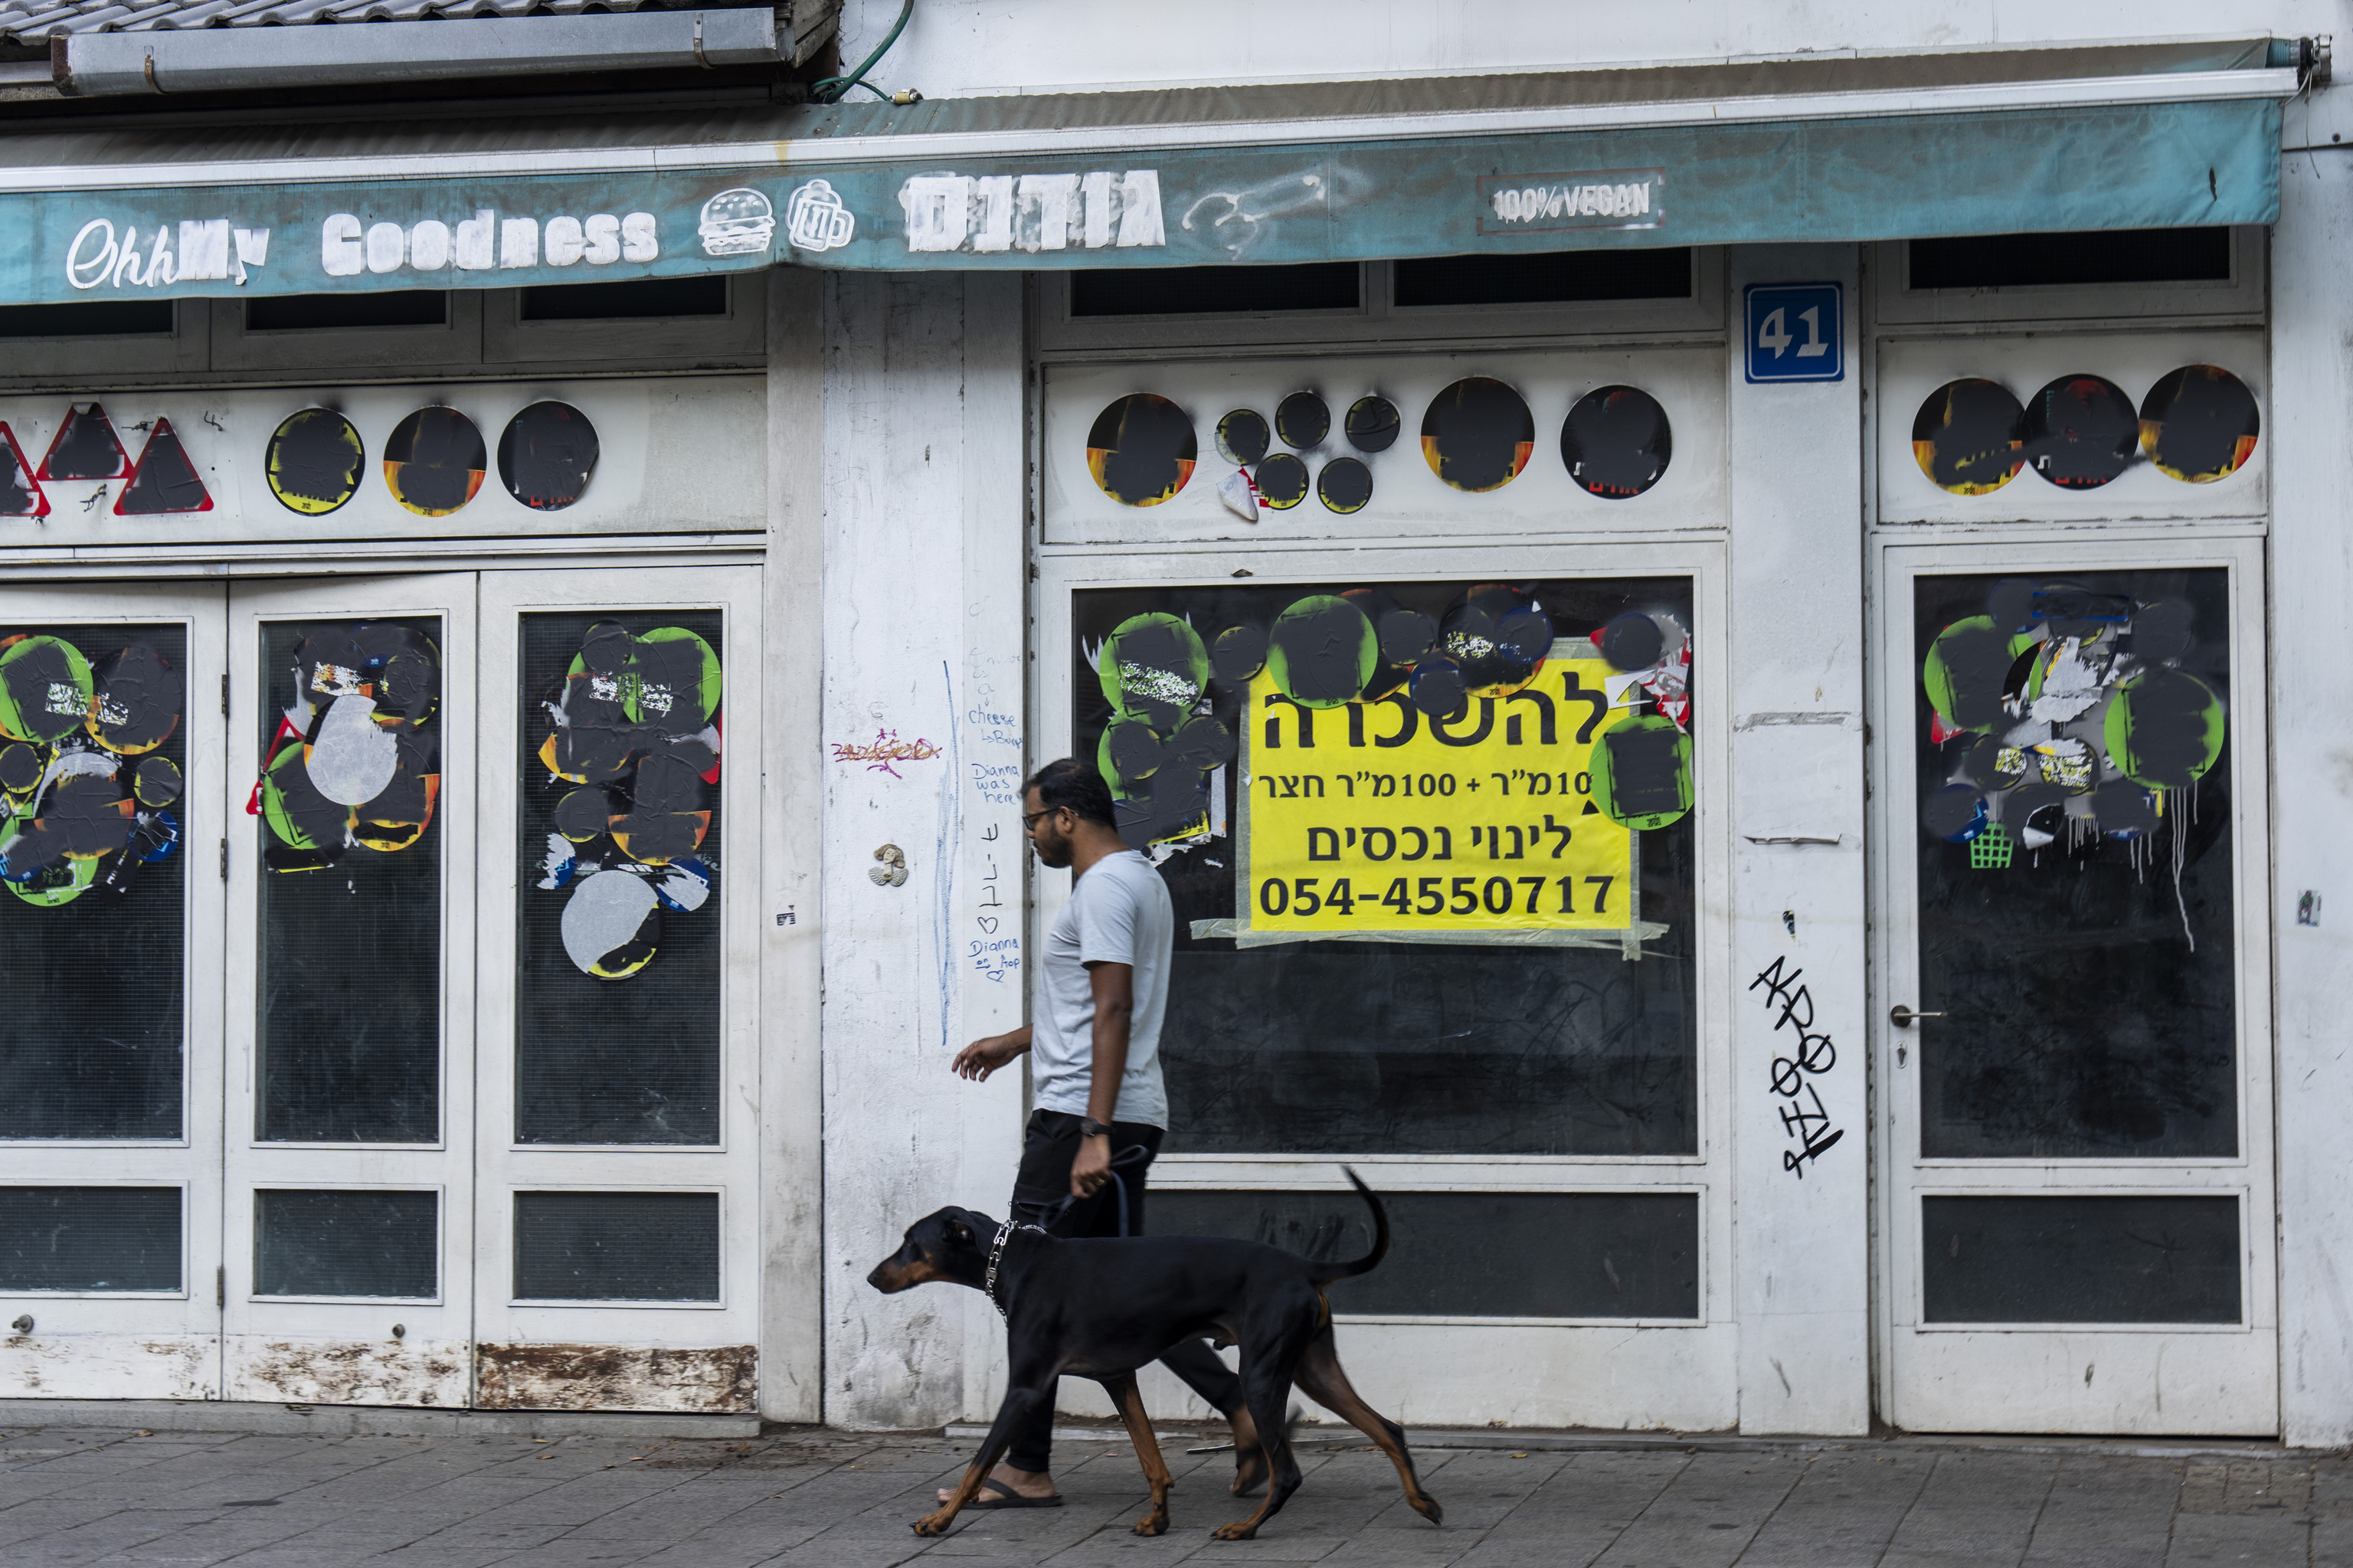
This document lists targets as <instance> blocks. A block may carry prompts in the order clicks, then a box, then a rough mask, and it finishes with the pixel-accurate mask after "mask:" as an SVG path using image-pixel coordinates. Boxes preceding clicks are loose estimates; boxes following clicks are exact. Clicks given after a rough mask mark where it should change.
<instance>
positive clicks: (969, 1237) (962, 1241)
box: [947, 1220, 976, 1246]
mask: <svg viewBox="0 0 2353 1568" xmlns="http://www.w3.org/2000/svg"><path fill="white" fill-rule="evenodd" d="M947 1230H948V1240H950V1241H952V1242H955V1244H956V1245H959V1246H972V1245H976V1243H975V1242H974V1240H973V1234H972V1227H971V1226H970V1225H968V1224H965V1223H964V1222H963V1221H962V1220H950V1221H949V1222H948V1224H947Z"/></svg>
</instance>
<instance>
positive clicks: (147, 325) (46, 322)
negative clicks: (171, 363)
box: [0, 300, 174, 337]
mask: <svg viewBox="0 0 2353 1568" xmlns="http://www.w3.org/2000/svg"><path fill="white" fill-rule="evenodd" d="M172 311H173V307H172V302H171V301H169V300H90V301H85V302H82V303H79V304H71V305H0V337H137V336H161V335H163V334H167V333H169V332H170V331H171V330H172V323H173V320H174V317H173V313H172Z"/></svg>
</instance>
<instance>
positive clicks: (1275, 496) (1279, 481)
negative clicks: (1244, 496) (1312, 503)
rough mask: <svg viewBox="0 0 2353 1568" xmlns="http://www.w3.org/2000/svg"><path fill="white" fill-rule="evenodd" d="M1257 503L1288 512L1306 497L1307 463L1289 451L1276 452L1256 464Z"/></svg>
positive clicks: (1277, 510)
mask: <svg viewBox="0 0 2353 1568" xmlns="http://www.w3.org/2000/svg"><path fill="white" fill-rule="evenodd" d="M1258 499H1259V504H1260V505H1261V506H1265V507H1270V508H1271V509H1272V510H1274V511H1276V512H1288V511H1290V510H1291V509H1292V508H1293V507H1294V506H1296V505H1298V504H1299V503H1301V502H1303V501H1304V500H1306V499H1307V465H1306V464H1305V463H1303V462H1301V461H1299V460H1298V459H1297V458H1295V457H1293V456H1292V455H1291V454H1290V453H1289V452H1277V453H1275V454H1274V455H1273V456H1272V457H1271V458H1269V459H1267V460H1266V461H1264V462H1262V463H1261V464H1259V465H1258Z"/></svg>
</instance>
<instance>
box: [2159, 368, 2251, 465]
mask: <svg viewBox="0 0 2353 1568" xmlns="http://www.w3.org/2000/svg"><path fill="white" fill-rule="evenodd" d="M2262 431H2263V418H2262V416H2261V415H2260V414H2258V413H2257V412H2256V409H2255V395H2254V394H2253V392H2250V391H2248V390H2247V384H2246V383H2245V382H2243V381H2242V380H2240V379H2239V378H2238V377H2237V376H2233V375H2232V374H2231V373H2230V372H2229V371H2227V370H2225V369H2223V368H2222V367H2221V366H2219V365H2185V366H2182V367H2181V368H2180V369H2179V370H2176V371H2174V372H2172V373H2171V374H2169V375H2168V376H2166V377H2165V378H2164V379H2163V380H2161V381H2159V382H2158V384H2157V385H2156V386H2154V387H2150V388H2149V389H2148V396H2147V397H2144V398H2142V399H2141V404H2140V448H2141V450H2143V451H2145V452H2147V454H2148V461H2151V462H2153V463H2155V464H2156V465H2157V466H2158V471H2161V472H2163V473H2165V474H2168V475H2169V476H2170V477H2172V478H2174V479H2178V480H2181V481H2183V482H2186V483H2189V484H2211V483H2213V482H2215V481H2216V480H2218V479H2228V478H2229V477H2230V476H2231V475H2232V474H2234V473H2236V472H2238V471H2239V470H2241V469H2242V468H2243V467H2245V466H2246V462H2247V460H2248V459H2249V458H2251V457H2253V456H2254V455H2255V439H2256V437H2257V436H2259V435H2260V434H2262Z"/></svg>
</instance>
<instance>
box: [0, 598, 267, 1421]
mask: <svg viewBox="0 0 2353 1568" xmlns="http://www.w3.org/2000/svg"><path fill="white" fill-rule="evenodd" d="M223 621H224V598H223V594H222V591H221V589H220V588H217V587H189V588H183V587H164V586H153V587H150V586H143V585H142V586H119V587H118V586H109V587H105V588H87V587H82V586H79V585H76V586H61V587H55V588H47V587H21V586H12V587H10V588H7V589H5V591H0V731H5V736H0V791H5V802H6V811H7V821H6V822H5V825H0V860H5V865H6V871H5V875H6V877H7V886H6V891H5V892H0V944H5V951H6V952H7V955H8V962H7V972H8V975H9V981H8V986H9V991H10V993H11V1000H12V1001H13V1004H14V1005H12V1006H11V1007H10V1009H9V1010H8V1013H7V1018H6V1022H5V1023H0V1041H5V1049H0V1075H5V1077H0V1082H5V1088H0V1324H5V1337H0V1392H5V1394H7V1395H8V1396H10V1397H16V1398H24V1397H41V1398H83V1399H93V1398H95V1399H157V1398H164V1399H214V1398H217V1397H219V1394H220V1386H221V1383H220V1377H221V1374H220V1322H221V1316H220V1307H219V1290H220V1266H221V1232H220V1202H221V1197H220V1187H221V1183H220V1172H221V1155H220V1096H221V983H220V975H221V929H222V923H221V886H222V885H221V880H220V876H219V873H218V851H217V845H218V843H219V841H220V839H221V836H222V833H223V832H224V831H225V830H224V828H223V824H222V806H221V790H220V782H219V781H220V779H221V776H222V769H223V758H222V747H223V728H222V719H221V714H220V706H219V702H218V693H219V690H220V683H221V673H222V668H223V658H224V655H225V652H226V645H225V641H224V635H225V633H224V625H223Z"/></svg>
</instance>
